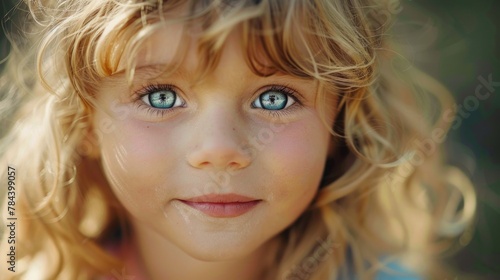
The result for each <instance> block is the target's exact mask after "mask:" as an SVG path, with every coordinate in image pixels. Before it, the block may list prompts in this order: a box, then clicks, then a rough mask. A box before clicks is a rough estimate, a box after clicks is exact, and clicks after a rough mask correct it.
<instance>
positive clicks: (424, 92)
mask: <svg viewBox="0 0 500 280" xmlns="http://www.w3.org/2000/svg"><path fill="white" fill-rule="evenodd" d="M181 5H187V6H188V7H189V13H188V14H187V15H185V16H178V17H176V18H173V19H171V18H168V19H167V18H165V17H163V12H164V11H168V10H170V9H174V8H175V7H177V6H181ZM398 5H399V3H398V1H394V0H382V1H380V0H337V1H329V0H314V1H299V0H290V1H281V0H260V1H258V0H241V1H237V0H214V1H208V0H200V1H189V0H182V1H181V0H172V1H161V0H158V1H156V0H152V1H148V0H113V1H99V0H65V1H57V0H43V1H42V0H40V1H25V4H24V6H23V7H26V8H27V9H26V13H25V14H26V16H25V17H24V18H20V19H22V20H24V25H23V27H22V28H21V29H22V32H20V33H16V32H11V33H9V34H10V39H11V42H12V49H11V53H10V57H9V59H8V63H7V65H6V69H5V71H4V73H3V75H2V77H1V80H0V86H1V98H2V99H1V101H0V119H1V120H2V121H1V122H2V127H5V128H6V129H5V130H4V129H2V133H1V135H0V136H1V137H2V138H1V142H0V162H1V166H2V171H1V173H0V177H1V181H2V182H6V181H7V173H6V172H5V171H6V168H5V167H7V166H13V167H15V168H16V171H17V175H16V176H17V177H16V181H15V184H16V187H15V189H16V195H17V197H16V213H17V215H18V221H17V222H18V225H19V226H18V228H17V229H16V230H17V232H16V233H17V236H16V241H17V242H16V245H17V248H18V255H17V259H18V267H17V272H16V273H5V272H2V275H6V276H7V277H8V279H32V278H30V277H31V276H30V275H33V274H30V273H33V271H34V269H35V268H36V265H35V264H37V263H39V261H40V260H41V259H46V260H48V261H46V262H45V265H44V267H43V270H40V271H36V274H37V277H39V278H40V279H94V278H95V277H97V276H98V275H106V274H109V273H110V271H112V270H113V269H118V270H119V268H120V266H121V265H122V264H121V262H120V260H118V259H116V258H115V257H114V256H112V255H111V254H110V253H109V252H107V251H106V250H105V248H103V240H105V239H106V238H108V237H109V236H110V235H112V234H113V232H114V231H115V230H116V229H117V228H118V229H120V228H121V229H122V230H125V228H126V227H127V221H126V219H125V210H124V208H123V207H122V206H121V205H120V203H119V202H118V200H117V199H116V197H115V196H114V194H113V192H112V191H111V190H110V188H109V185H108V183H107V181H106V179H105V178H104V176H103V174H102V170H101V169H100V167H99V162H98V161H99V160H98V159H97V160H96V159H93V157H92V156H90V155H91V154H92V153H93V152H94V151H92V148H91V147H92V146H93V144H94V143H95V142H97V141H98V139H99V137H101V136H102V135H100V134H99V131H98V130H96V129H95V128H93V127H92V126H91V119H92V113H93V105H92V104H93V100H94V98H95V92H96V89H97V88H98V87H99V85H100V81H101V80H102V79H103V78H105V77H109V76H111V75H113V74H114V73H116V71H118V64H119V62H120V61H125V63H126V70H127V77H128V78H129V79H132V77H133V76H134V69H135V65H134V63H135V60H134V57H135V56H136V54H137V52H138V50H139V48H140V46H141V44H142V43H143V42H144V40H145V39H147V38H148V36H150V35H151V34H152V33H153V32H154V31H155V30H156V29H157V28H159V27H160V26H162V25H164V24H169V23H172V22H181V23H185V24H188V25H189V24H193V23H201V26H202V30H198V31H197V32H199V33H200V34H198V35H199V38H200V39H199V45H198V46H199V52H200V53H201V54H203V55H201V56H200V57H203V58H204V59H203V60H202V61H200V64H201V65H202V67H200V69H201V70H202V71H201V72H200V73H199V75H200V76H203V75H204V74H206V73H208V72H209V71H210V70H211V69H213V68H214V67H216V66H217V62H218V59H219V57H220V54H221V51H222V47H223V46H224V43H225V40H226V38H227V37H228V35H229V33H230V32H231V31H232V30H234V29H235V28H241V30H242V32H243V33H242V34H243V36H242V38H244V40H243V42H242V44H243V45H244V47H245V49H246V54H247V57H246V60H247V62H248V65H249V66H250V67H251V69H252V70H253V71H254V72H255V73H257V74H259V75H262V76H265V75H269V73H274V72H283V73H286V74H288V75H292V76H295V77H302V78H308V79H314V80H317V81H318V82H319V85H320V90H319V91H318V98H317V100H318V107H319V108H324V107H325V106H324V104H325V102H328V100H329V99H328V97H329V96H337V98H338V106H337V111H338V112H339V113H338V116H337V118H336V121H335V125H334V126H333V127H328V129H329V130H330V132H331V133H332V135H333V136H334V137H333V139H334V140H333V141H335V143H334V145H335V147H336V149H335V153H334V155H332V156H331V157H330V158H329V159H328V162H327V164H326V168H325V173H324V176H323V180H322V182H321V185H320V186H319V192H318V194H317V197H316V198H315V199H314V201H313V203H312V204H311V206H310V209H309V210H308V211H306V212H305V213H304V214H303V215H302V216H301V217H300V218H299V219H298V220H297V221H296V222H294V223H293V224H292V225H291V226H290V227H289V228H287V229H286V230H285V231H284V232H282V233H281V235H280V245H279V246H280V248H279V249H278V251H277V252H276V254H275V258H274V264H273V266H272V267H270V268H269V269H268V270H269V271H268V276H269V279H336V278H341V277H342V276H344V277H346V276H348V275H349V273H355V274H356V275H357V277H359V279H370V278H373V277H374V276H375V275H376V273H377V271H379V270H381V269H387V267H386V266H387V264H389V263H392V262H394V261H397V262H401V263H405V265H407V266H410V267H413V268H414V269H415V271H417V272H419V273H420V274H422V275H430V273H431V272H432V269H431V267H430V266H429V265H430V262H429V260H430V257H431V256H436V255H438V253H440V252H443V251H445V250H446V249H447V248H449V247H450V246H451V245H452V244H453V240H454V238H455V237H457V236H459V235H460V234H461V233H462V232H463V231H464V230H465V229H466V228H467V227H468V226H469V225H470V224H471V222H472V220H473V216H474V212H475V194H474V191H473V188H472V185H471V183H470V182H469V180H468V179H467V178H466V177H465V176H464V175H462V173H461V172H460V171H458V170H457V169H455V168H453V167H448V166H446V165H444V164H443V162H442V159H441V156H440V151H439V144H440V143H441V142H442V141H443V140H444V137H445V134H446V131H447V129H448V126H449V122H447V121H445V120H443V118H442V114H443V112H444V111H445V110H447V109H448V108H450V107H451V105H452V103H453V101H452V99H451V97H450V94H449V93H448V92H447V90H446V89H445V88H443V87H442V86H441V85H440V84H439V83H437V82H436V81H435V80H433V79H432V78H431V77H429V76H427V75H425V74H424V73H422V72H420V71H418V70H417V69H416V68H414V67H409V68H406V69H404V71H402V69H398V67H397V65H398V64H397V61H399V60H404V58H402V57H401V56H400V55H399V54H398V52H397V46H396V45H395V44H394V42H391V40H390V33H389V28H390V26H391V22H392V15H393V14H391V11H394V9H397V8H398V7H399V6H398ZM19 11H21V9H19ZM20 22H21V21H20ZM179 54H180V55H182V52H181V50H179ZM269 62H270V63H269ZM171 71H175V69H172V70H171ZM324 123H325V125H327V126H328V122H327V121H326V120H324ZM431 146H432V147H431ZM426 147H428V149H426ZM429 150H432V152H429ZM0 193H1V195H2V203H1V208H2V211H3V209H5V208H6V207H7V206H6V205H7V202H8V197H7V194H6V192H4V190H3V189H2V191H1V192H0ZM458 194H460V195H458ZM3 221H6V219H3ZM2 230H5V226H3V227H2ZM8 235H9V234H8V232H7V231H5V232H3V233H2V240H1V245H0V246H1V248H2V256H5V254H6V253H8V251H7V250H8V247H9V246H7V245H6V244H7V238H8ZM318 239H319V240H323V242H321V244H319V245H318ZM321 248H328V249H326V251H325V252H322V253H321V254H319V253H318V252H319V251H318V250H319V249H321ZM318 255H321V256H318ZM311 258H314V259H315V260H316V262H315V263H314V266H313V267H312V266H311V265H308V266H305V265H303V264H304V263H305V262H308V261H309V260H311ZM5 265H8V264H6V263H5V262H2V264H1V265H0V266H2V271H6V270H7V268H6V267H5Z"/></svg>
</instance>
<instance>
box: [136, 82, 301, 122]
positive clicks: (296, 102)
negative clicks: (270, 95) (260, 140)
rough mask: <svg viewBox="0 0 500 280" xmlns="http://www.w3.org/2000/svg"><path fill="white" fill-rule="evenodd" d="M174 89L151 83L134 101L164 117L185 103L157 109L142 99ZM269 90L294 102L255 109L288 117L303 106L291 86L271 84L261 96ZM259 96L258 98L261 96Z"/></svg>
mask: <svg viewBox="0 0 500 280" xmlns="http://www.w3.org/2000/svg"><path fill="white" fill-rule="evenodd" d="M162 90H165V91H173V92H174V93H175V94H178V93H177V91H176V90H175V87H174V86H173V85H171V84H149V85H146V86H144V87H143V88H141V89H140V90H138V91H136V92H135V93H134V103H135V104H136V107H137V109H140V110H145V112H146V114H148V116H151V117H160V118H161V117H164V116H166V115H167V114H171V113H173V112H174V111H175V110H176V109H180V108H184V107H185V103H183V104H182V106H179V107H173V108H168V109H157V108H154V107H151V106H149V105H147V104H145V103H144V101H142V100H141V99H142V98H143V97H144V96H146V95H148V94H152V93H154V92H157V91H162ZM268 91H276V92H280V93H283V94H285V95H287V96H288V97H290V98H292V99H293V101H294V103H293V104H292V105H290V106H289V107H287V108H285V109H282V110H266V109H263V108H258V107H254V106H253V105H252V108H253V109H259V110H260V111H263V112H264V113H266V114H268V115H269V116H270V117H274V118H280V117H286V116H287V115H288V114H290V113H291V112H293V111H295V109H297V106H302V102H301V101H300V98H298V96H297V92H296V91H295V90H294V89H292V88H291V87H289V86H285V85H271V86H269V87H266V88H265V89H264V90H262V91H261V93H260V94H259V97H260V95H261V94H263V93H266V92H268ZM259 97H257V98H259Z"/></svg>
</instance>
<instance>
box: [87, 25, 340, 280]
mask: <svg viewBox="0 0 500 280" xmlns="http://www.w3.org/2000/svg"><path fill="white" fill-rule="evenodd" d="M182 28H183V27H182V26H170V27H168V28H167V27H165V28H163V29H160V30H158V31H157V34H155V35H154V36H152V37H151V38H150V39H148V40H147V41H146V42H145V44H144V46H143V49H142V51H141V52H140V54H139V55H138V58H137V71H136V74H135V77H134V81H133V84H132V86H131V87H129V85H128V84H127V80H126V78H125V75H124V73H123V72H119V73H117V74H116V75H113V76H112V77H109V78H107V79H105V80H104V81H103V83H102V86H101V87H100V89H99V90H98V94H97V100H96V112H95V116H94V127H95V128H97V129H100V130H101V131H102V132H103V135H104V137H102V139H101V141H100V143H99V147H98V149H99V151H100V157H101V158H102V163H103V169H104V170H103V171H104V174H105V175H106V177H107V179H108V181H109V185H110V187H111V188H112V190H113V192H114V193H115V194H116V196H117V197H118V199H119V200H120V202H121V203H122V204H123V206H124V208H125V209H126V210H127V212H128V214H129V216H130V219H131V220H130V222H131V224H132V227H133V232H134V241H133V242H134V248H135V249H134V250H137V251H138V254H139V256H140V257H139V259H141V260H142V262H141V268H140V269H139V270H140V271H136V272H135V273H137V274H143V275H147V278H149V279H261V278H259V277H261V273H262V272H263V265H264V264H263V261H264V260H265V256H269V254H270V252H269V250H272V249H271V248H273V247H272V244H273V240H275V237H276V236H277V235H278V234H279V233H280V232H281V231H283V230H284V229H285V228H287V227H288V226H290V225H291V224H292V223H293V222H294V221H295V220H296V219H297V218H298V217H299V216H300V215H301V213H303V212H304V211H305V209H306V208H307V207H308V205H309V204H310V202H311V201H312V199H313V198H314V196H315V194H316V192H317V190H318V185H319V182H320V180H321V176H322V173H323V169H324V164H325V160H326V156H327V154H328V147H329V143H330V134H329V133H328V131H327V130H326V129H325V127H324V125H323V124H322V122H321V119H320V115H319V111H318V110H317V108H316V107H315V98H316V90H317V83H316V82H314V81H311V80H304V79H298V78H295V77H291V76H288V75H285V74H279V73H278V74H276V75H273V76H270V77H260V76H257V75H255V74H254V73H253V72H252V71H251V70H250V69H249V68H248V66H247V65H246V63H245V61H244V55H245V54H244V53H243V52H242V50H241V47H240V42H241V38H240V37H239V35H238V34H237V33H232V34H231V35H230V36H229V38H228V39H227V41H226V43H225V45H224V49H223V52H222V56H221V60H220V62H219V64H218V65H217V67H216V69H215V70H214V71H212V72H211V73H210V75H209V76H208V77H206V78H205V79H203V80H201V81H200V80H196V79H195V77H194V76H195V75H193V74H192V72H193V71H194V70H196V68H197V61H199V58H198V54H197V51H196V41H195V40H193V41H191V42H192V43H190V45H189V46H188V47H189V49H188V55H187V56H186V59H185V60H184V61H182V64H181V66H180V68H179V70H178V71H176V72H175V73H174V74H173V75H171V76H165V75H159V76H158V75H156V74H157V73H156V72H155V71H154V69H157V68H155V67H154V66H153V67H152V65H158V64H160V65H168V64H169V63H172V62H173V60H174V55H173V54H175V51H176V48H177V45H176V44H175V43H172V42H178V41H181V40H180V36H181V33H182ZM121 67H122V68H123V67H124V66H123V65H122V66H121ZM150 84H172V85H174V86H175V90H176V92H177V93H178V96H179V97H180V98H182V100H183V101H184V105H183V106H181V107H176V108H175V109H174V110H170V111H168V110H167V111H168V112H167V111H165V112H160V113H158V112H154V113H152V114H150V113H148V111H149V110H150V108H148V105H147V104H145V103H144V102H143V101H142V100H141V99H140V98H138V96H137V95H135V96H134V94H131V93H134V92H136V91H139V92H142V93H144V91H143V90H142V88H143V87H144V86H147V85H150ZM270 85H280V86H287V87H290V88H293V90H294V91H295V92H296V96H297V98H296V99H297V101H296V103H295V104H293V105H291V106H290V107H288V108H286V109H283V111H282V112H285V111H286V114H282V115H281V116H279V117H278V116H275V115H271V114H270V113H269V111H266V110H264V109H260V108H253V107H252V103H253V102H254V101H255V100H256V99H258V97H259V95H260V94H262V93H264V92H266V90H267V89H268V87H269V86H270ZM333 106H334V104H331V108H333ZM331 108H330V109H331ZM330 111H331V110H330ZM332 118H333V116H331V117H330V120H331V119H332ZM211 193H212V194H213V193H236V194H240V195H244V196H248V197H252V198H255V199H260V200H261V202H260V203H259V204H258V205H257V206H256V207H255V208H253V209H252V210H251V211H249V212H247V213H245V214H243V215H241V216H238V217H233V218H214V217H210V216H207V215H206V214H204V213H202V212H200V211H198V210H196V209H193V208H191V207H189V206H186V205H184V204H183V203H180V202H178V200H177V199H181V198H182V199H185V198H191V197H195V196H199V195H202V194H211Z"/></svg>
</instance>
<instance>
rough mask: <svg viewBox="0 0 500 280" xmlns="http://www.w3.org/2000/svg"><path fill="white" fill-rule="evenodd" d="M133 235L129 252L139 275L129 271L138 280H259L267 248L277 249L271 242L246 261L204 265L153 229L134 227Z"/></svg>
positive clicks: (263, 268)
mask: <svg viewBox="0 0 500 280" xmlns="http://www.w3.org/2000/svg"><path fill="white" fill-rule="evenodd" d="M133 231H134V237H133V238H134V241H133V242H132V244H133V246H134V248H133V249H132V252H134V253H133V255H135V257H133V258H135V259H136V260H134V262H138V263H137V264H136V265H135V267H136V269H137V270H139V271H132V272H131V275H136V276H137V274H138V275H141V276H142V277H139V279H142V278H145V279H151V280H160V279H168V280H181V279H182V280H198V279H204V280H216V279H217V280H219V279H239V280H256V279H259V280H261V279H264V273H265V272H266V261H265V260H268V259H270V256H272V255H273V254H270V253H271V252H270V248H276V247H275V245H276V241H275V240H271V241H269V242H268V244H264V245H263V246H261V247H260V248H259V249H258V250H257V251H255V252H254V253H252V254H251V255H249V256H247V257H245V258H242V259H237V260H231V261H219V262H207V261H200V260H198V259H195V258H193V257H191V256H190V255H188V254H186V253H185V252H184V251H182V250H181V249H180V248H178V247H177V246H176V245H174V244H172V243H171V242H169V241H168V240H167V239H165V238H163V237H162V236H160V235H159V234H157V233H156V232H154V231H153V230H152V229H148V228H145V227H141V226H136V227H134V230H133ZM270 245H273V246H270ZM271 250H274V249H271ZM128 261H129V262H130V261H131V260H130V259H129V260H128Z"/></svg>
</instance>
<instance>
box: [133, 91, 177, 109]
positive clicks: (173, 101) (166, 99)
mask: <svg viewBox="0 0 500 280" xmlns="http://www.w3.org/2000/svg"><path fill="white" fill-rule="evenodd" d="M141 100H142V101H143V102H144V103H146V104H148V105H149V106H151V107H153V108H157V109H169V108H173V107H178V106H181V105H182V99H180V98H179V97H178V96H177V94H176V93H175V92H174V91H173V90H170V89H159V90H155V91H151V92H150V93H148V94H145V95H144V96H143V97H141Z"/></svg>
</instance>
